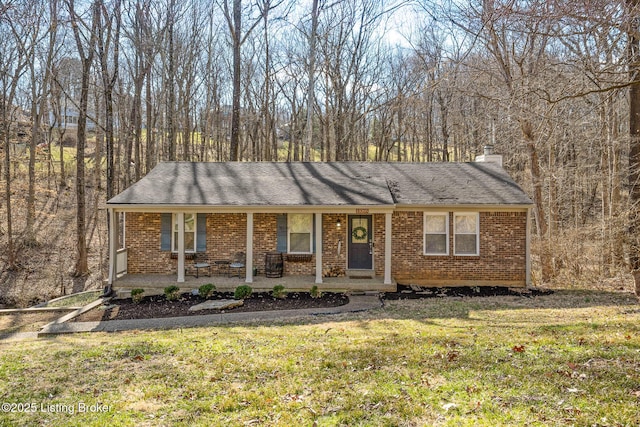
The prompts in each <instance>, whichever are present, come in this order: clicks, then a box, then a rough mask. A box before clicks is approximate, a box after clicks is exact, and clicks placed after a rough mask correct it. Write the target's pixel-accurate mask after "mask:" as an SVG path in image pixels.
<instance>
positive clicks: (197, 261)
mask: <svg viewBox="0 0 640 427" xmlns="http://www.w3.org/2000/svg"><path fill="white" fill-rule="evenodd" d="M193 268H195V270H196V277H200V269H201V268H204V269H206V270H207V271H208V276H209V277H211V264H210V263H209V260H208V259H207V258H206V255H205V254H199V253H194V254H193Z"/></svg>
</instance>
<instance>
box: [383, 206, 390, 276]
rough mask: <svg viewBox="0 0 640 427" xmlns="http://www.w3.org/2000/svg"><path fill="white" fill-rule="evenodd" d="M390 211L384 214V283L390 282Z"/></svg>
mask: <svg viewBox="0 0 640 427" xmlns="http://www.w3.org/2000/svg"><path fill="white" fill-rule="evenodd" d="M391 215H392V214H391V212H387V213H386V214H384V284H385V285H390V284H391V241H392V240H391V234H392V230H391V227H392V226H391Z"/></svg>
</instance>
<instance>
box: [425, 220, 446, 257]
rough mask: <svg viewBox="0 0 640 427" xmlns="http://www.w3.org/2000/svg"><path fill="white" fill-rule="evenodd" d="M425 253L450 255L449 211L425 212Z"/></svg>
mask: <svg viewBox="0 0 640 427" xmlns="http://www.w3.org/2000/svg"><path fill="white" fill-rule="evenodd" d="M424 254H425V255H449V213H448V212H425V214H424Z"/></svg>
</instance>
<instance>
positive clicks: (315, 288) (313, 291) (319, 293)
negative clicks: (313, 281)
mask: <svg viewBox="0 0 640 427" xmlns="http://www.w3.org/2000/svg"><path fill="white" fill-rule="evenodd" d="M309 295H311V298H320V297H322V291H321V290H320V289H318V286H316V285H313V287H312V288H311V290H310V291H309Z"/></svg>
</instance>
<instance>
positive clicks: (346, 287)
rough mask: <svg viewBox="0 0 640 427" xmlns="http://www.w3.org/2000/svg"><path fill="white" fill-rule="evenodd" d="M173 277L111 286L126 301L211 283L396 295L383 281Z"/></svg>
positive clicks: (230, 287) (122, 280) (131, 278)
mask: <svg viewBox="0 0 640 427" xmlns="http://www.w3.org/2000/svg"><path fill="white" fill-rule="evenodd" d="M176 279H177V275H175V274H132V275H124V276H122V277H119V278H118V280H117V281H116V282H115V284H114V291H115V292H116V294H117V295H118V297H122V298H127V297H128V296H129V293H130V291H131V289H135V288H141V289H144V290H145V293H146V295H155V294H162V293H163V291H164V288H166V287H167V286H171V285H177V286H179V287H180V291H181V292H189V291H191V290H193V289H198V288H199V287H200V286H201V285H205V284H207V283H213V284H214V285H215V286H216V290H218V291H223V292H229V291H230V292H233V291H234V290H235V289H236V288H237V287H238V286H240V285H245V284H248V285H249V286H251V288H252V289H253V291H254V292H270V291H271V290H273V287H274V286H276V285H283V286H284V287H285V290H286V291H288V292H308V291H309V290H310V289H311V288H312V287H313V286H318V289H319V290H320V291H322V292H365V291H366V292H371V291H373V292H395V291H396V289H397V284H396V282H395V281H394V282H392V283H391V284H385V283H384V280H383V278H382V277H372V278H359V277H325V278H323V281H322V283H320V284H316V283H315V277H314V276H284V277H278V278H269V277H264V276H254V277H253V282H252V283H246V282H245V281H244V278H238V277H226V276H212V277H208V276H200V277H195V276H186V277H185V281H184V282H182V283H176Z"/></svg>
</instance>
